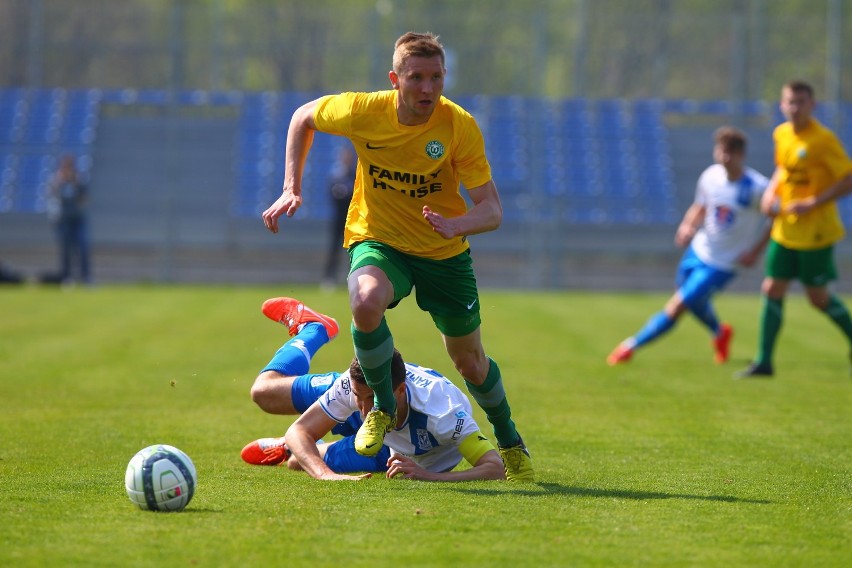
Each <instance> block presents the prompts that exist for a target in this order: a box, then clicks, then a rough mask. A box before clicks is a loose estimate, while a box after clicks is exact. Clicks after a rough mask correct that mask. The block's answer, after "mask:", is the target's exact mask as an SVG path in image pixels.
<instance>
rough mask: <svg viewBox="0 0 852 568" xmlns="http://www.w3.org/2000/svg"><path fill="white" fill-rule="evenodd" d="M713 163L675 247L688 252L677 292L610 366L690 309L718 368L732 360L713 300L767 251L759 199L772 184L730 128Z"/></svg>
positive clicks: (718, 141) (720, 135)
mask: <svg viewBox="0 0 852 568" xmlns="http://www.w3.org/2000/svg"><path fill="white" fill-rule="evenodd" d="M714 140H715V143H714V145H713V160H714V161H715V162H716V163H715V164H713V165H712V166H710V167H708V168H707V169H706V170H704V172H703V173H702V174H701V176H700V177H699V178H698V184H697V187H696V190H695V201H694V202H693V204H692V205H691V206H690V207H689V209H687V211H686V214H685V215H684V217H683V220H682V221H681V223H680V226H678V229H677V233H676V235H675V243H676V244H677V245H678V246H681V247H687V248H686V251H685V252H684V254H683V257H682V258H681V261H680V265H679V266H678V269H677V275H676V277H675V283H676V285H677V290H676V291H675V293H674V294H673V295H672V297H671V298H669V300H668V302H666V305H665V306H664V307H663V309H662V310H661V311H659V312H657V313H656V314H654V315H653V316H651V318H650V319H649V320H648V321H647V322H646V323H645V325H644V326H643V327H642V329H640V330H639V332H638V333H637V334H636V335H633V336H631V337H628V338H627V339H625V340H624V341H622V342H621V343H620V344H619V345H618V346H617V347H616V348H615V350H613V352H612V353H610V354H609V357H607V363H609V364H610V365H618V364H619V363H626V362H627V361H629V360H630V358H631V357H632V356H633V353H634V352H635V351H636V350H637V349H639V348H640V347H642V346H644V345H646V344H648V343H650V342H651V341H653V340H655V339H657V338H658V337H660V336H662V335H664V334H665V333H667V332H668V331H669V330H670V329H672V328H673V327H674V325H675V323H677V321H678V319H679V318H680V316H681V315H682V314H683V313H684V312H685V311H687V310H689V312H690V313H692V314H693V315H694V316H695V317H696V318H698V321H700V322H701V323H702V324H703V325H704V326H705V327H707V329H708V330H709V331H710V333H711V334H712V335H713V342H712V343H713V348H714V351H715V359H716V362H717V363H724V362H725V361H727V360H728V355H729V352H730V342H731V338H732V337H733V333H734V332H733V329H732V328H731V326H730V325H728V324H724V323H720V322H719V319H718V317H717V316H716V310H715V309H714V307H713V303H712V299H713V295H714V294H716V293H717V292H719V291H721V290H722V289H723V288H724V287H725V286H726V285H727V284H728V283H729V282H730V281H731V280H732V279H733V278H734V276H735V275H736V270H737V267H738V266H752V265H753V264H754V263H755V262H756V261H757V258H758V257H759V256H760V253H761V251H762V250H763V248H764V247H765V246H766V242H767V240H768V236H769V230H768V229H769V224H768V221H767V218H766V217H765V216H764V215H763V214H762V213H761V212H760V199H761V196H762V195H763V192H764V190H765V189H766V186H767V184H768V181H769V180H768V179H767V178H766V177H765V176H764V175H763V174H761V173H760V172H758V171H756V170H754V169H752V168H750V167H747V166H746V165H745V155H746V136H745V134H744V133H743V132H742V131H740V130H738V129H736V128H732V127H730V126H723V127H722V128H719V129H718V130H716V132H715V135H714Z"/></svg>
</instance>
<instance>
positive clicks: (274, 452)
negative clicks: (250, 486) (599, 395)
mask: <svg viewBox="0 0 852 568" xmlns="http://www.w3.org/2000/svg"><path fill="white" fill-rule="evenodd" d="M263 313H264V314H265V315H266V316H267V317H269V318H270V319H272V320H274V321H277V322H280V323H283V324H284V325H286V326H287V327H288V329H289V331H290V335H291V336H292V339H290V340H289V341H287V343H285V344H284V345H283V346H282V347H281V348H280V349H279V350H278V351H277V352H276V353H275V356H274V357H273V358H272V360H271V361H270V362H269V364H268V365H267V366H266V368H264V370H263V371H261V373H260V374H259V375H258V377H257V379H256V380H255V384H254V386H253V387H252V398H253V400H255V402H257V403H258V404H259V406H261V408H263V409H264V410H267V411H268V412H274V413H277V414H302V416H301V417H300V418H299V419H298V420H297V421H296V422H295V423H294V424H293V425H292V426H291V427H290V429H289V430H288V431H287V433H286V435H285V436H282V437H279V438H261V439H259V440H255V441H254V442H251V443H249V444H247V445H246V446H245V447H244V448H243V450H242V452H241V456H242V458H243V460H244V461H246V462H248V463H251V464H255V465H278V464H280V463H282V462H285V461H286V462H287V466H288V467H289V468H290V469H294V470H299V469H304V470H305V471H307V472H308V473H309V474H310V475H312V476H313V477H316V478H317V479H360V478H363V477H365V476H349V475H341V474H345V473H351V472H358V471H365V472H384V471H386V472H387V476H388V477H396V476H401V477H404V478H407V479H420V480H430V481H461V480H472V479H504V478H505V474H504V468H503V462H502V460H501V459H500V456H499V454H498V453H497V451H496V450H495V449H494V446H493V445H492V444H491V442H489V441H488V439H487V438H485V436H483V435H482V433H481V432H480V430H479V427H478V426H477V424H476V422H475V420H474V419H473V416H472V409H471V406H470V401H469V400H468V399H467V397H466V396H465V395H464V393H462V392H461V391H460V390H459V389H458V388H457V387H455V385H453V384H452V383H451V382H450V381H449V379H447V378H446V377H444V376H442V375H441V374H439V373H438V372H437V371H434V370H432V369H427V368H425V367H421V366H419V365H415V364H412V363H405V362H403V359H402V356H401V355H400V354H399V352H398V351H394V355H393V363H392V373H393V385H394V396H395V397H396V399H397V404H398V405H399V408H400V412H399V419H398V423H397V424H396V425H395V427H394V428H393V429H392V431H391V432H390V433H389V434H388V435H387V437H386V444H385V445H383V447H382V448H381V449H380V450H379V452H378V453H377V454H376V455H375V456H362V455H361V454H359V453H358V452H356V451H355V446H354V444H355V438H354V435H355V433H356V432H357V431H358V427H359V426H360V425H361V422H362V420H361V417H362V416H364V415H366V414H367V413H369V411H370V409H371V408H372V405H373V392H372V390H371V389H370V388H369V387H368V386H367V384H366V382H365V380H364V377H363V372H362V371H361V367H360V365H359V363H358V360H357V359H353V361H352V363H351V364H350V367H349V369H348V370H347V371H345V372H343V373H325V374H308V369H309V367H310V360H311V358H312V357H313V356H314V355H315V354H316V352H317V351H318V350H319V348H320V347H322V346H323V345H325V344H326V343H327V342H328V341H329V340H330V339H333V338H334V337H335V336H336V335H337V331H338V329H337V323H336V322H335V320H334V319H333V318H331V317H329V316H326V315H323V314H320V313H318V312H316V311H314V310H312V309H310V308H308V307H306V306H305V305H304V304H303V303H301V302H299V301H298V300H295V299H293V298H272V299H270V300H267V301H266V302H264V304H263ZM329 433H331V434H339V435H342V436H344V438H343V439H341V440H338V441H335V442H330V443H327V444H324V443H319V442H320V439H321V438H322V437H323V436H325V435H327V434H329ZM462 458H464V459H466V460H467V461H468V463H469V464H470V465H471V468H470V469H467V470H464V471H458V472H453V471H451V470H452V469H454V468H455V467H456V466H457V465H458V464H459V463H460V462H461V460H462Z"/></svg>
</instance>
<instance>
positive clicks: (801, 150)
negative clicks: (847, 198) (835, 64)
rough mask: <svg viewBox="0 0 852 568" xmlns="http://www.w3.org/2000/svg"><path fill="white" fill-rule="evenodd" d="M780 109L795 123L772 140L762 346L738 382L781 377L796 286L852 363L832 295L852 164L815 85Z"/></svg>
mask: <svg viewBox="0 0 852 568" xmlns="http://www.w3.org/2000/svg"><path fill="white" fill-rule="evenodd" d="M779 106H780V108H781V113H782V114H783V115H784V118H786V119H787V120H786V122H784V123H783V124H781V125H779V126H778V127H776V128H775V131H774V132H773V135H772V138H773V141H774V143H775V165H776V168H775V173H774V174H773V175H772V179H771V181H770V183H769V187H768V188H767V189H766V193H764V195H763V199H762V200H761V209H762V210H763V211H764V212H765V213H766V214H767V215H771V216H772V217H773V218H774V220H773V223H772V234H771V238H770V242H769V248H768V249H767V253H766V276H765V278H764V280H763V284H762V285H761V294H762V304H761V313H760V341H759V345H758V351H757V356H756V357H755V359H754V361H752V363H751V364H750V365H749V366H748V367H747V368H746V369H744V370H742V371H740V372H739V373H738V374H737V375H736V378H741V379H747V378H755V377H757V378H759V377H770V376H772V375H773V373H774V367H773V365H772V356H773V351H774V348H775V341H776V339H777V338H778V334H779V332H780V331H781V323H782V320H783V314H784V303H783V302H784V295H785V294H786V293H787V288H788V286H789V284H790V281H791V280H793V279H798V280H799V281H801V283H802V285H803V286H804V287H805V293H806V294H807V296H808V300H809V301H810V303H811V305H812V306H813V307H814V308H816V309H817V310H819V311H821V312H823V313H825V315H827V316H828V317H829V318H830V319H831V321H832V322H834V324H835V325H837V327H839V328H840V330H841V331H843V333H844V334H845V335H846V339H847V340H848V341H849V343H850V353H849V356H850V358H852V318H850V316H849V311H848V310H847V308H846V305H845V304H844V303H843V301H841V300H840V298H839V297H838V296H836V295H835V294H833V293H831V291H830V290H829V288H828V284H829V282H831V281H833V280H835V279H836V278H837V270H836V267H835V265H834V243H836V242H838V241H840V240H841V239H842V238H843V236H844V234H845V231H844V228H843V222H842V221H841V219H840V214H839V212H838V210H837V200H838V199H839V198H841V197H843V196H844V195H847V194H849V193H850V192H852V161H850V159H849V156H848V155H847V154H846V151H845V150H844V149H843V146H842V145H841V143H840V141H839V140H838V139H837V136H836V135H835V134H834V133H833V132H832V131H831V130H829V129H828V128H826V127H825V126H823V125H822V124H821V123H820V122H819V121H818V120H817V119H816V118H814V117H813V116H812V113H813V111H814V107H815V106H816V99H815V97H814V90H813V87H811V86H810V85H809V84H808V83H806V82H804V81H790V82H788V83H787V84H785V85H784V86H783V87H782V89H781V102H780V105H779Z"/></svg>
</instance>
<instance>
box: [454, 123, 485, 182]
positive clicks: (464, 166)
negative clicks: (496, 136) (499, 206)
mask: <svg viewBox="0 0 852 568" xmlns="http://www.w3.org/2000/svg"><path fill="white" fill-rule="evenodd" d="M458 128H459V130H460V133H459V138H458V147H457V148H456V151H455V156H456V157H455V159H454V162H455V167H456V170H457V171H458V172H459V177H460V179H461V182H462V183H463V184H464V186H465V188H467V189H468V190H470V189H472V188H475V187H479V186H481V185H484V184H486V183H488V181H489V180H491V165H490V164H489V163H488V158H487V157H486V155H485V139H484V138H483V136H482V131H481V130H480V129H479V125H478V124H476V120H474V118H473V117H472V116H471V115H469V114H467V113H463V114H462V115H461V117H460V118H459V119H458Z"/></svg>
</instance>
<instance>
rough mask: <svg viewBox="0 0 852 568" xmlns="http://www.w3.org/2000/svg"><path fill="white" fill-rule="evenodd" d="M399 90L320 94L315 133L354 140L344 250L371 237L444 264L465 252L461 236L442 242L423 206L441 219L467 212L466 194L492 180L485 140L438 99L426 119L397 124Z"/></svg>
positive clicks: (468, 119) (458, 110)
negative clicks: (419, 122)
mask: <svg viewBox="0 0 852 568" xmlns="http://www.w3.org/2000/svg"><path fill="white" fill-rule="evenodd" d="M396 100H397V91H396V90H395V89H394V90H388V91H378V92H373V93H341V94H338V95H328V96H325V97H322V98H321V99H320V100H319V102H318V104H317V106H316V109H315V111H314V122H315V123H316V127H317V130H319V131H320V132H326V133H329V134H334V135H338V136H345V137H347V138H349V139H350V140H351V141H352V144H353V146H354V147H355V152H356V153H357V154H358V167H357V171H356V175H355V188H354V191H353V194H352V201H351V202H350V204H349V212H348V214H347V217H346V227H345V230H344V235H343V245H344V246H345V247H347V248H348V247H350V246H352V245H353V244H355V243H358V242H361V241H365V240H376V241H379V242H382V243H385V244H387V245H390V246H392V247H393V248H395V249H397V250H399V251H401V252H404V253H406V254H411V255H415V256H419V257H423V258H429V259H434V260H442V259H445V258H450V257H452V256H455V255H457V254H459V253H462V252H464V251H466V250H467V249H468V247H469V244H468V242H467V239H466V238H465V237H461V236H460V237H455V238H452V239H445V238H444V237H442V236H441V235H439V234H438V233H436V232H435V231H433V230H432V226H431V225H430V224H429V222H428V221H426V219H424V218H423V206H424V205H428V206H429V207H430V208H431V209H432V210H433V211H435V212H437V213H440V214H441V215H443V216H444V217H448V218H450V217H458V216H461V215H463V214H464V213H465V212H466V211H467V202H466V201H465V199H464V196H462V194H461V184H464V186H465V187H466V188H468V189H470V188H475V187H479V186H481V185H483V184H485V183H487V182H488V181H489V180H490V179H491V166H490V165H489V164H488V160H487V159H486V156H485V141H484V139H483V137H482V132H481V131H480V130H479V126H478V125H477V124H476V121H475V120H474V118H473V117H472V116H471V115H470V113H468V112H467V111H465V110H464V109H463V108H462V107H460V106H458V105H457V104H455V103H453V102H452V101H450V100H449V99H447V98H445V97H441V98H440V100H439V101H438V103H437V105H436V106H435V109H434V111H433V112H432V116H431V117H430V118H429V120H428V122H426V123H425V124H422V125H417V126H405V125H402V124H400V123H399V120H398V119H397V114H396Z"/></svg>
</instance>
